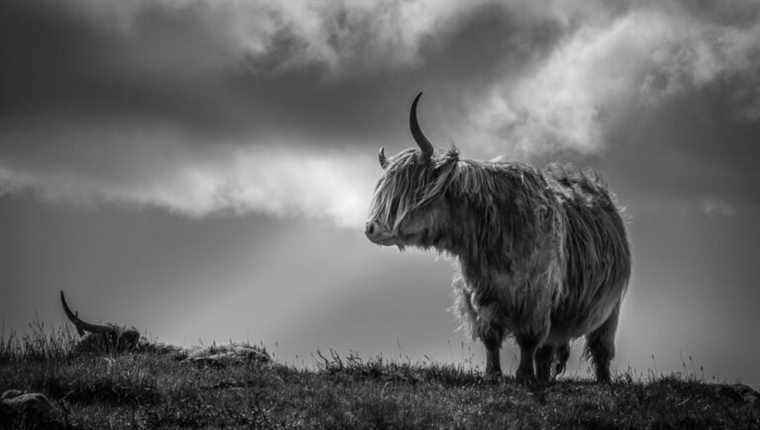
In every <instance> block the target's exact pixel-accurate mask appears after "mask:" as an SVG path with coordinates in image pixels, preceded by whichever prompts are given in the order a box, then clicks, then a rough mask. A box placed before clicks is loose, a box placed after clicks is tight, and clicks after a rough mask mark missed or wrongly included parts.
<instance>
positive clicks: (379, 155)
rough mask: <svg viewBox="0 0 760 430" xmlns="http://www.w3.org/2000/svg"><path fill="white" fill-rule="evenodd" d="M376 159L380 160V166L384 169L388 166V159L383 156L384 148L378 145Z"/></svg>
mask: <svg viewBox="0 0 760 430" xmlns="http://www.w3.org/2000/svg"><path fill="white" fill-rule="evenodd" d="M377 161H379V162H380V167H382V168H383V169H385V168H386V167H388V159H387V158H385V148H383V147H382V146H381V147H380V152H378V153H377Z"/></svg>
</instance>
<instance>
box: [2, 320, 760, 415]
mask: <svg viewBox="0 0 760 430" xmlns="http://www.w3.org/2000/svg"><path fill="white" fill-rule="evenodd" d="M73 342H74V339H73V338H72V336H70V335H68V334H66V333H65V332H64V333H59V334H58V335H55V336H42V335H38V336H36V337H27V338H25V339H22V340H16V339H13V338H6V339H2V342H0V393H2V392H3V391H5V390H8V389H20V390H23V391H34V392H41V393H44V394H45V395H47V396H48V398H49V399H50V400H51V401H52V402H53V404H55V405H56V406H57V407H58V408H60V410H62V411H63V414H64V416H65V417H64V420H63V422H64V424H63V426H64V428H83V429H89V428H93V429H101V428H185V427H200V428H220V427H224V428H230V427H232V428H235V427H238V428H473V429H475V428H478V429H479V428H499V429H502V428H732V429H739V428H760V400H758V398H757V393H756V392H753V391H752V390H749V389H748V388H747V387H743V386H731V385H718V384H706V383H703V382H699V381H696V380H693V378H686V379H684V378H679V377H675V376H670V377H659V378H653V379H652V380H651V381H649V382H647V383H641V382H634V381H633V380H632V378H631V377H630V375H623V376H621V377H618V379H617V380H616V382H614V383H613V384H611V385H598V384H595V383H592V382H590V381H585V380H584V381H581V380H561V381H560V382H556V383H553V384H550V385H547V386H523V385H519V384H516V383H515V382H514V380H512V379H511V378H505V379H504V380H502V381H499V382H491V381H487V380H484V379H483V378H482V375H481V374H480V373H479V372H475V371H472V370H465V369H463V368H459V367H455V366H451V365H435V364H429V363H428V364H424V365H422V364H418V365H415V364H411V363H394V362H385V361H384V360H382V359H380V358H377V359H372V360H362V359H359V358H358V357H351V356H349V357H340V356H337V355H335V354H327V355H328V357H324V356H322V359H320V360H318V361H320V363H319V366H318V370H303V369H297V368H294V367H290V366H285V365H281V364H277V363H275V362H263V361H262V360H258V359H257V360H254V359H250V360H226V361H225V360H219V361H189V360H187V359H186V357H187V353H186V352H183V351H178V350H176V349H172V348H147V349H146V350H145V351H142V352H137V353H126V354H106V355H72V354H70V353H69V352H68V351H70V346H71V345H72V344H73ZM210 352H211V353H213V352H215V351H214V348H211V350H210ZM262 352H263V350H262ZM26 423H27V422H26V421H24V420H22V419H20V418H18V417H13V416H0V428H17V427H19V426H23V425H25V424H26Z"/></svg>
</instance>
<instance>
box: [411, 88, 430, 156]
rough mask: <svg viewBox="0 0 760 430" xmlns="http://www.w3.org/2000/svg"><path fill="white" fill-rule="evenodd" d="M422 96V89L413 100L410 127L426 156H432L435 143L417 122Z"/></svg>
mask: <svg viewBox="0 0 760 430" xmlns="http://www.w3.org/2000/svg"><path fill="white" fill-rule="evenodd" d="M420 97H422V91H420V93H419V94H417V97H415V98H414V101H413V102H412V108H411V109H410V111H409V129H410V130H411V131H412V137H413V138H414V141H415V142H417V145H418V146H419V147H420V149H421V150H422V155H423V157H424V158H430V157H431V156H432V155H433V144H432V143H430V141H429V140H428V139H427V137H425V133H423V132H422V129H421V128H420V124H419V123H418V122H417V103H418V102H419V101H420Z"/></svg>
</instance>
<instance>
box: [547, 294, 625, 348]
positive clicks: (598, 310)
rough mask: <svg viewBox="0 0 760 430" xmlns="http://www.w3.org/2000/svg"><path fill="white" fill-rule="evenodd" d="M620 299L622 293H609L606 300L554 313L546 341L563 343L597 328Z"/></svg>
mask: <svg viewBox="0 0 760 430" xmlns="http://www.w3.org/2000/svg"><path fill="white" fill-rule="evenodd" d="M620 299H621V294H615V295H608V296H606V297H605V298H604V300H600V301H598V302H596V303H590V304H588V305H586V306H578V307H577V308H576V309H575V310H574V311H568V310H567V309H565V310H564V311H563V312H558V313H555V314H553V315H552V325H551V330H550V331H549V336H548V338H547V340H546V342H547V343H551V344H563V343H566V342H568V341H571V340H573V339H576V338H579V337H581V336H584V335H586V334H588V333H590V332H592V331H594V330H596V329H597V328H599V327H600V326H601V325H602V324H604V322H605V321H606V320H607V318H609V317H610V315H611V314H612V312H613V311H614V310H615V306H617V304H618V303H619V301H620Z"/></svg>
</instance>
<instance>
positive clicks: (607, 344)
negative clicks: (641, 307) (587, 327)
mask: <svg viewBox="0 0 760 430" xmlns="http://www.w3.org/2000/svg"><path fill="white" fill-rule="evenodd" d="M619 314H620V303H618V304H617V305H616V306H615V309H614V310H613V311H612V314H610V316H609V317H608V318H607V320H606V321H605V322H604V324H602V325H601V326H599V328H597V329H596V330H594V331H592V332H591V333H589V334H587V335H586V352H587V354H588V355H589V356H590V357H591V361H592V362H593V363H594V370H595V371H596V380H597V381H599V382H609V381H610V362H611V361H612V359H613V358H614V357H615V331H616V330H617V324H618V316H619Z"/></svg>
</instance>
